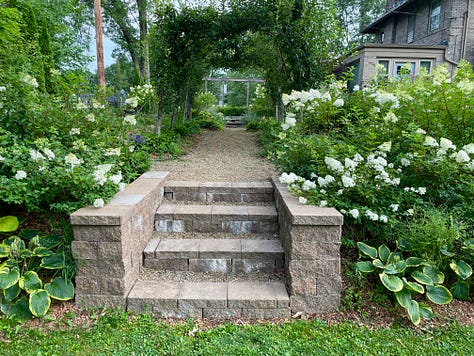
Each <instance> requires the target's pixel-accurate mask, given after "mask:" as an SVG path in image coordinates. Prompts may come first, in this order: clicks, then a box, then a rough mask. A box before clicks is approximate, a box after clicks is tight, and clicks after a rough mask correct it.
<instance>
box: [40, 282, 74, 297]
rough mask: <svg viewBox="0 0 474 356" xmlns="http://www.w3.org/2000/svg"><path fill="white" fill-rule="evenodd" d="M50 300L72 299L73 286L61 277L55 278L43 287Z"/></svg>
mask: <svg viewBox="0 0 474 356" xmlns="http://www.w3.org/2000/svg"><path fill="white" fill-rule="evenodd" d="M44 289H46V290H47V291H48V293H49V295H50V297H51V298H54V299H57V300H69V299H72V298H74V285H73V284H72V283H71V282H68V281H66V280H65V279H64V278H62V277H56V278H55V279H54V280H53V281H52V282H51V283H47V284H45V285H44Z"/></svg>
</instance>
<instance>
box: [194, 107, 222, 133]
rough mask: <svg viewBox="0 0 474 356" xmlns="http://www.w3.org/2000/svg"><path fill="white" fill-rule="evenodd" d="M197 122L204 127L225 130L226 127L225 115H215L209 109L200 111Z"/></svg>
mask: <svg viewBox="0 0 474 356" xmlns="http://www.w3.org/2000/svg"><path fill="white" fill-rule="evenodd" d="M196 122H197V124H198V125H199V127H200V128H202V129H209V130H224V127H225V123H224V117H223V116H222V114H215V115H213V114H212V113H210V112H207V111H201V112H199V113H198V116H197V119H196Z"/></svg>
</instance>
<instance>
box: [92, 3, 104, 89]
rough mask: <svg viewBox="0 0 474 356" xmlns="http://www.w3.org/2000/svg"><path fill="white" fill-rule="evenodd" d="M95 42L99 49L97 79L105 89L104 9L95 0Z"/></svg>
mask: <svg viewBox="0 0 474 356" xmlns="http://www.w3.org/2000/svg"><path fill="white" fill-rule="evenodd" d="M94 17H95V40H96V41H95V42H96V47H97V78H98V80H99V86H100V87H101V88H104V87H105V66H104V36H103V34H102V7H101V3H100V0H94Z"/></svg>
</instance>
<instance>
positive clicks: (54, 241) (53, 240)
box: [39, 235, 63, 248]
mask: <svg viewBox="0 0 474 356" xmlns="http://www.w3.org/2000/svg"><path fill="white" fill-rule="evenodd" d="M62 241H63V237H62V236H60V235H47V236H41V237H40V238H39V244H40V245H41V246H43V247H46V248H53V247H56V246H58V245H59V244H60V243H61V242H62Z"/></svg>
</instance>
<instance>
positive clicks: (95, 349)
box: [0, 310, 474, 355]
mask: <svg viewBox="0 0 474 356" xmlns="http://www.w3.org/2000/svg"><path fill="white" fill-rule="evenodd" d="M77 319H79V320H82V323H83V325H82V326H81V325H77V324H75V323H76V322H77ZM31 340H35V341H34V342H31ZM473 342H474V330H473V328H472V327H470V326H462V325H457V324H449V325H447V326H445V327H426V328H410V327H405V326H396V325H395V326H392V327H390V328H373V327H367V326H360V325H358V324H357V323H350V322H343V323H336V324H331V323H328V322H326V321H324V320H321V319H316V320H312V321H304V320H295V321H291V322H284V321H277V322H276V323H275V322H265V323H264V322H257V323H254V324H247V323H245V322H243V321H240V322H236V323H234V324H232V323H226V324H220V325H215V324H214V325H208V324H205V323H203V322H202V321H193V320H188V321H185V322H179V323H176V322H164V321H157V320H155V319H153V318H152V317H151V316H149V315H136V316H132V315H129V314H127V313H124V312H117V311H101V310H98V311H97V310H90V311H88V312H85V314H84V313H82V312H79V313H78V312H76V311H72V312H69V313H68V314H67V315H65V316H64V318H62V319H50V320H49V321H47V322H46V321H43V322H41V324H40V325H35V327H26V326H22V327H19V328H17V329H14V328H13V329H12V328H10V327H8V325H6V324H5V321H0V346H1V348H2V352H3V353H5V354H7V355H13V354H68V355H79V354H82V355H83V354H98V355H107V354H114V355H130V354H143V355H149V354H153V355H169V354H172V355H183V354H188V355H216V354H220V355H268V354H271V355H315V354H324V355H341V354H347V355H353V354H357V355H367V354H397V355H405V354H420V355H421V354H470V353H471V350H472V343H473Z"/></svg>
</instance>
